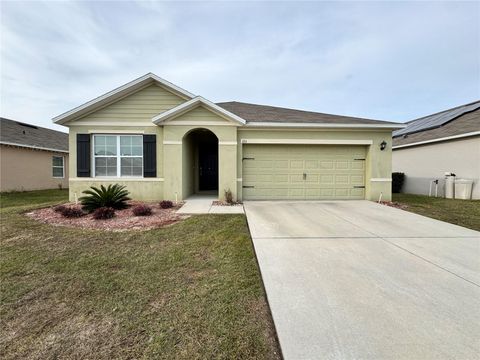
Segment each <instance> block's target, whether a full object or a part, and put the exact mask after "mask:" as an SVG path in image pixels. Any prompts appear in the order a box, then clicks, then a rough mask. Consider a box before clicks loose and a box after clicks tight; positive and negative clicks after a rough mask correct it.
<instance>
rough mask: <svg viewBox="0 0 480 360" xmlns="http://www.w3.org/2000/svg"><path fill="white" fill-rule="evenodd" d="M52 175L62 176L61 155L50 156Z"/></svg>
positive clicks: (63, 174)
mask: <svg viewBox="0 0 480 360" xmlns="http://www.w3.org/2000/svg"><path fill="white" fill-rule="evenodd" d="M52 176H53V177H54V178H64V177H65V172H64V166H63V156H52Z"/></svg>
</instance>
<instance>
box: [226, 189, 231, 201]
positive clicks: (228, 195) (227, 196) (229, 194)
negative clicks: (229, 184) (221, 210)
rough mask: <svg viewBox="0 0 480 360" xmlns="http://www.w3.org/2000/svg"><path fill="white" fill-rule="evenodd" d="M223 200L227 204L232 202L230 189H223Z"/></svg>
mask: <svg viewBox="0 0 480 360" xmlns="http://www.w3.org/2000/svg"><path fill="white" fill-rule="evenodd" d="M225 201H226V202H227V204H233V194H232V191H231V190H230V189H228V190H225Z"/></svg>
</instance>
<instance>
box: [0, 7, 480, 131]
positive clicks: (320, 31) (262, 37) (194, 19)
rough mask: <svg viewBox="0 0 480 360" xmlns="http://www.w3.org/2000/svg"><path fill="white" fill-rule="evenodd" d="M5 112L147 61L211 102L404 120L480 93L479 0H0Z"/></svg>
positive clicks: (18, 114)
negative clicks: (240, 102)
mask: <svg viewBox="0 0 480 360" xmlns="http://www.w3.org/2000/svg"><path fill="white" fill-rule="evenodd" d="M0 6H1V9H0V10H1V64H0V66H1V69H0V70H1V103H0V106H1V109H0V115H1V116H3V117H8V118H12V119H16V120H20V121H24V122H29V123H34V124H37V125H41V126H46V127H50V128H55V129H59V130H60V129H61V130H64V131H66V128H64V127H61V126H56V125H53V124H52V122H51V118H52V117H54V116H56V115H59V114H60V113H63V112H65V111H67V110H70V109H71V108H73V107H75V106H78V105H80V104H82V103H84V102H86V101H88V100H91V99H92V98H94V97H96V96H99V95H101V94H103V93H105V92H107V91H109V90H112V89H113V88H115V87H118V86H120V85H122V84H124V83H126V82H128V81H130V80H133V79H135V78H137V77H139V76H141V75H144V74H145V73H148V72H153V73H155V74H157V75H159V76H160V77H163V78H165V79H167V80H169V81H171V82H173V83H175V84H176V85H178V86H181V87H183V88H184V89H186V90H188V91H190V92H193V93H194V94H197V95H202V96H204V97H206V98H207V99H209V100H212V101H214V102H219V101H232V100H236V101H243V102H252V103H258V104H268V105H274V106H283V107H291V108H297V109H305V110H312V111H319V112H326V113H333V114H343V115H352V116H359V117H367V118H373V119H381V120H390V121H406V120H410V119H413V118H416V117H420V116H422V115H428V114H430V113H433V112H437V111H440V110H444V109H447V108H449V107H454V106H457V105H461V104H464V103H468V102H471V101H474V100H478V99H479V98H480V25H479V24H480V2H458V1H455V2H305V3H303V2H297V1H295V2H223V3H222V2H202V3H200V2H196V3H186V2H184V3H179V2H176V3H167V2H162V3H158V2H77V3H75V2H68V3H66V2H21V1H15V2H5V1H2V2H1V4H0Z"/></svg>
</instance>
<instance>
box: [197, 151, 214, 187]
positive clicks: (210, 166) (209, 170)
mask: <svg viewBox="0 0 480 360" xmlns="http://www.w3.org/2000/svg"><path fill="white" fill-rule="evenodd" d="M198 158H199V159H198V160H199V161H198V162H199V169H198V170H199V176H198V183H199V184H198V187H199V190H200V191H205V190H218V145H217V144H205V143H204V144H200V145H199V149H198Z"/></svg>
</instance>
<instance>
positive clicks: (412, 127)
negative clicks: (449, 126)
mask: <svg viewBox="0 0 480 360" xmlns="http://www.w3.org/2000/svg"><path fill="white" fill-rule="evenodd" d="M478 108H480V101H477V102H475V103H473V104H469V105H465V106H461V107H458V108H455V109H451V110H446V111H442V112H441V113H438V114H433V115H430V116H426V117H424V118H421V119H418V120H415V121H412V122H411V123H409V124H408V125H407V127H406V128H404V129H400V130H397V131H394V132H393V136H394V137H396V136H401V135H406V134H411V133H415V132H419V131H425V130H429V129H434V128H437V127H440V126H442V125H444V124H446V123H447V122H449V121H451V120H453V119H455V118H457V117H459V116H460V115H463V114H465V113H467V112H470V111H473V110H476V109H478Z"/></svg>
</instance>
